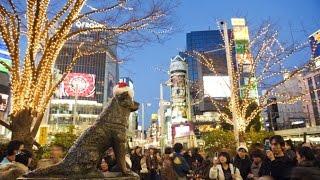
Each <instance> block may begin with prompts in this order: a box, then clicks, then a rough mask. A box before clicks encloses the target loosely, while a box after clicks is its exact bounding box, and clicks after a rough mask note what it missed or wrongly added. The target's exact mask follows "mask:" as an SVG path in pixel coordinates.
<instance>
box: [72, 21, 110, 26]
mask: <svg viewBox="0 0 320 180" xmlns="http://www.w3.org/2000/svg"><path fill="white" fill-rule="evenodd" d="M76 27H77V28H98V27H104V25H102V24H99V23H97V22H80V21H77V22H76Z"/></svg>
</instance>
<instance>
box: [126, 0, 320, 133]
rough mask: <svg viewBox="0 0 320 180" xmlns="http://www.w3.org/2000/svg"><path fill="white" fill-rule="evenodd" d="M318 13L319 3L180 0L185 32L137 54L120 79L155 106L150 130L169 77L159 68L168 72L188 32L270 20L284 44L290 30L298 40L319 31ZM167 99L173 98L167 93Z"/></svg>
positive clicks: (179, 18)
mask: <svg viewBox="0 0 320 180" xmlns="http://www.w3.org/2000/svg"><path fill="white" fill-rule="evenodd" d="M319 12H320V0H305V1H302V0H224V1H221V0H181V3H180V6H179V7H178V8H177V9H176V14H175V16H176V17H177V23H178V24H179V26H180V27H182V30H181V31H180V32H178V33H175V34H174V35H172V36H171V38H170V39H169V40H168V41H166V42H164V43H163V44H155V43H153V44H148V45H146V46H145V47H144V48H142V49H139V50H137V51H135V52H134V54H133V55H132V56H131V57H130V59H131V60H130V61H129V62H128V63H126V64H125V65H122V66H121V70H120V76H129V77H131V78H132V80H133V82H134V85H135V99H136V100H137V101H138V102H150V103H151V104H152V106H151V107H150V108H148V109H147V110H146V118H145V119H146V127H148V126H149V124H150V116H151V113H153V112H157V109H158V99H159V84H160V83H161V82H164V81H166V80H168V75H167V74H166V73H164V72H161V71H159V70H156V67H161V68H162V69H163V70H168V67H169V63H170V58H172V57H174V56H175V55H177V53H178V52H179V50H184V49H185V47H186V33H188V32H190V31H201V30H208V29H209V28H210V29H217V25H216V19H223V20H226V21H228V22H229V24H230V18H232V17H246V18H247V21H248V23H249V28H250V26H251V27H257V26H259V25H260V24H261V23H262V21H263V20H267V19H270V20H271V21H272V22H276V23H277V25H278V26H279V27H280V40H281V41H289V42H290V41H291V40H292V38H291V33H290V32H291V31H290V29H291V30H292V34H293V37H294V39H295V40H296V41H297V40H304V39H307V37H308V36H309V35H310V34H312V33H313V32H314V31H316V30H318V29H320V13H319ZM290 26H291V28H290ZM120 56H121V54H120ZM306 58H308V57H306ZM166 98H167V99H169V98H170V97H169V93H168V90H167V92H166ZM140 116H141V114H140ZM139 119H141V118H139ZM139 123H141V121H140V120H139Z"/></svg>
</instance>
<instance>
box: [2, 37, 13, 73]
mask: <svg viewBox="0 0 320 180" xmlns="http://www.w3.org/2000/svg"><path fill="white" fill-rule="evenodd" d="M0 61H2V62H4V63H6V64H7V65H9V66H11V64H12V62H11V58H10V54H9V52H8V50H7V47H6V45H5V44H4V43H3V41H2V40H1V39H0ZM0 72H5V73H9V71H8V69H7V68H5V67H4V66H3V65H2V64H0Z"/></svg>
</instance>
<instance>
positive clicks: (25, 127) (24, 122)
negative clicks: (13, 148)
mask: <svg viewBox="0 0 320 180" xmlns="http://www.w3.org/2000/svg"><path fill="white" fill-rule="evenodd" d="M11 122H12V136H11V140H19V141H22V142H23V143H24V146H25V149H27V150H30V151H31V150H32V145H33V141H34V137H32V135H31V126H32V122H33V117H32V115H31V110H30V109H23V110H21V111H20V112H18V113H17V114H16V115H14V116H12V117H11Z"/></svg>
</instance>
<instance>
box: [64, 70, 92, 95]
mask: <svg viewBox="0 0 320 180" xmlns="http://www.w3.org/2000/svg"><path fill="white" fill-rule="evenodd" d="M62 86H63V96H81V97H94V93H95V75H94V74H85V73H69V74H68V75H67V76H66V78H65V80H64V81H63V83H62Z"/></svg>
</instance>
